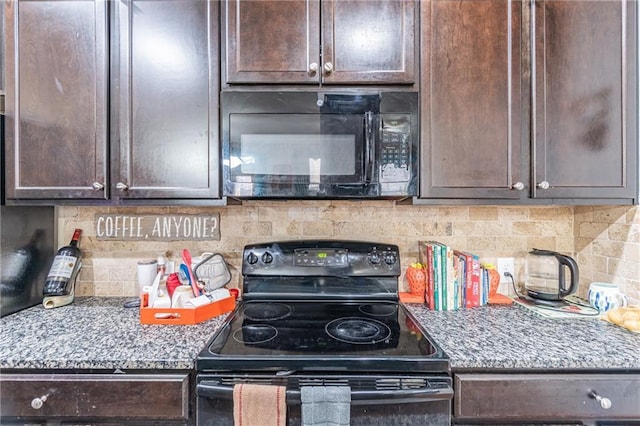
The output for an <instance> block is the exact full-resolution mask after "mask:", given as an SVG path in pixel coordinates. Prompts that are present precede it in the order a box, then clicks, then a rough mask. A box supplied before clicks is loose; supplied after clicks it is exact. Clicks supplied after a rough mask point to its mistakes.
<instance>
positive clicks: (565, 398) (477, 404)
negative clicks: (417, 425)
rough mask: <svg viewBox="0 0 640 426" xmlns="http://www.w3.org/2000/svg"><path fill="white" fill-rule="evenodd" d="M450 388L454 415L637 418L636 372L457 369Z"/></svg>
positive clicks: (638, 383) (638, 381) (638, 380)
mask: <svg viewBox="0 0 640 426" xmlns="http://www.w3.org/2000/svg"><path fill="white" fill-rule="evenodd" d="M454 392H455V394H454V395H455V396H454V416H455V417H456V418H458V419H472V418H473V419H498V418H500V419H502V420H506V419H514V420H516V419H518V420H525V419H526V420H571V419H611V420H614V419H638V418H640V403H639V401H640V374H457V375H456V376H455V378H454ZM592 392H595V393H596V394H597V395H599V396H601V397H602V398H608V400H609V401H610V402H611V406H610V407H609V408H603V405H605V406H606V401H605V404H601V402H599V401H597V400H596V399H595V398H594V397H592V396H590V394H591V393H592Z"/></svg>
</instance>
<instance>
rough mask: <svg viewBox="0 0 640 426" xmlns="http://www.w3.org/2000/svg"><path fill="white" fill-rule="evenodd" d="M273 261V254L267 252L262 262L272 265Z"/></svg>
mask: <svg viewBox="0 0 640 426" xmlns="http://www.w3.org/2000/svg"><path fill="white" fill-rule="evenodd" d="M271 261H273V256H271V253H269V252H268V251H267V252H265V253H264V254H263V255H262V262H264V263H271Z"/></svg>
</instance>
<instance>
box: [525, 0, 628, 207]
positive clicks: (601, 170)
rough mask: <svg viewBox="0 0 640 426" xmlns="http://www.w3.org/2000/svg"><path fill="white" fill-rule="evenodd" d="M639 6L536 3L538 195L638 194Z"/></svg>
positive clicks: (534, 185) (534, 183)
mask: <svg viewBox="0 0 640 426" xmlns="http://www.w3.org/2000/svg"><path fill="white" fill-rule="evenodd" d="M637 7H638V2H637V1H597V0H594V1H563V0H553V1H550V0H546V1H536V3H535V11H534V13H532V28H533V31H534V33H533V37H532V38H533V40H534V41H535V43H534V45H533V58H534V62H533V63H532V66H533V67H532V79H533V83H534V91H533V140H532V154H533V162H532V163H533V175H532V185H531V190H532V195H533V196H534V197H536V198H544V199H547V198H583V199H584V198H587V199H589V198H632V197H633V196H634V194H635V193H636V191H637V185H638V174H637V173H638V155H637V149H638V134H637V128H638V127H637V126H638V95H637V94H638V92H637V90H638V69H637V66H638V65H637V64H638V62H637V61H638V56H637V55H638V44H637V9H636V8H637ZM636 202H637V200H636Z"/></svg>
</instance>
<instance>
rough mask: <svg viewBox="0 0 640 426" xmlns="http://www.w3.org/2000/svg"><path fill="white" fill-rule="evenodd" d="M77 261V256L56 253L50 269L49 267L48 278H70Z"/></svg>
mask: <svg viewBox="0 0 640 426" xmlns="http://www.w3.org/2000/svg"><path fill="white" fill-rule="evenodd" d="M77 262H78V258H77V257H74V256H61V255H58V256H56V257H55V258H54V259H53V263H52V264H51V269H49V275H47V279H48V278H71V275H72V274H73V269H74V268H75V266H76V263H77Z"/></svg>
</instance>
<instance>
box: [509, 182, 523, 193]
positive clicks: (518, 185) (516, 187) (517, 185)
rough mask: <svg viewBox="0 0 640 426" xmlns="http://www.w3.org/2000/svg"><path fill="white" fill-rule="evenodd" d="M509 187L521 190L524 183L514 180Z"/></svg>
mask: <svg viewBox="0 0 640 426" xmlns="http://www.w3.org/2000/svg"><path fill="white" fill-rule="evenodd" d="M511 189H515V190H516V191H522V190H523V189H524V183H522V182H516V183H514V184H513V185H511Z"/></svg>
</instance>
